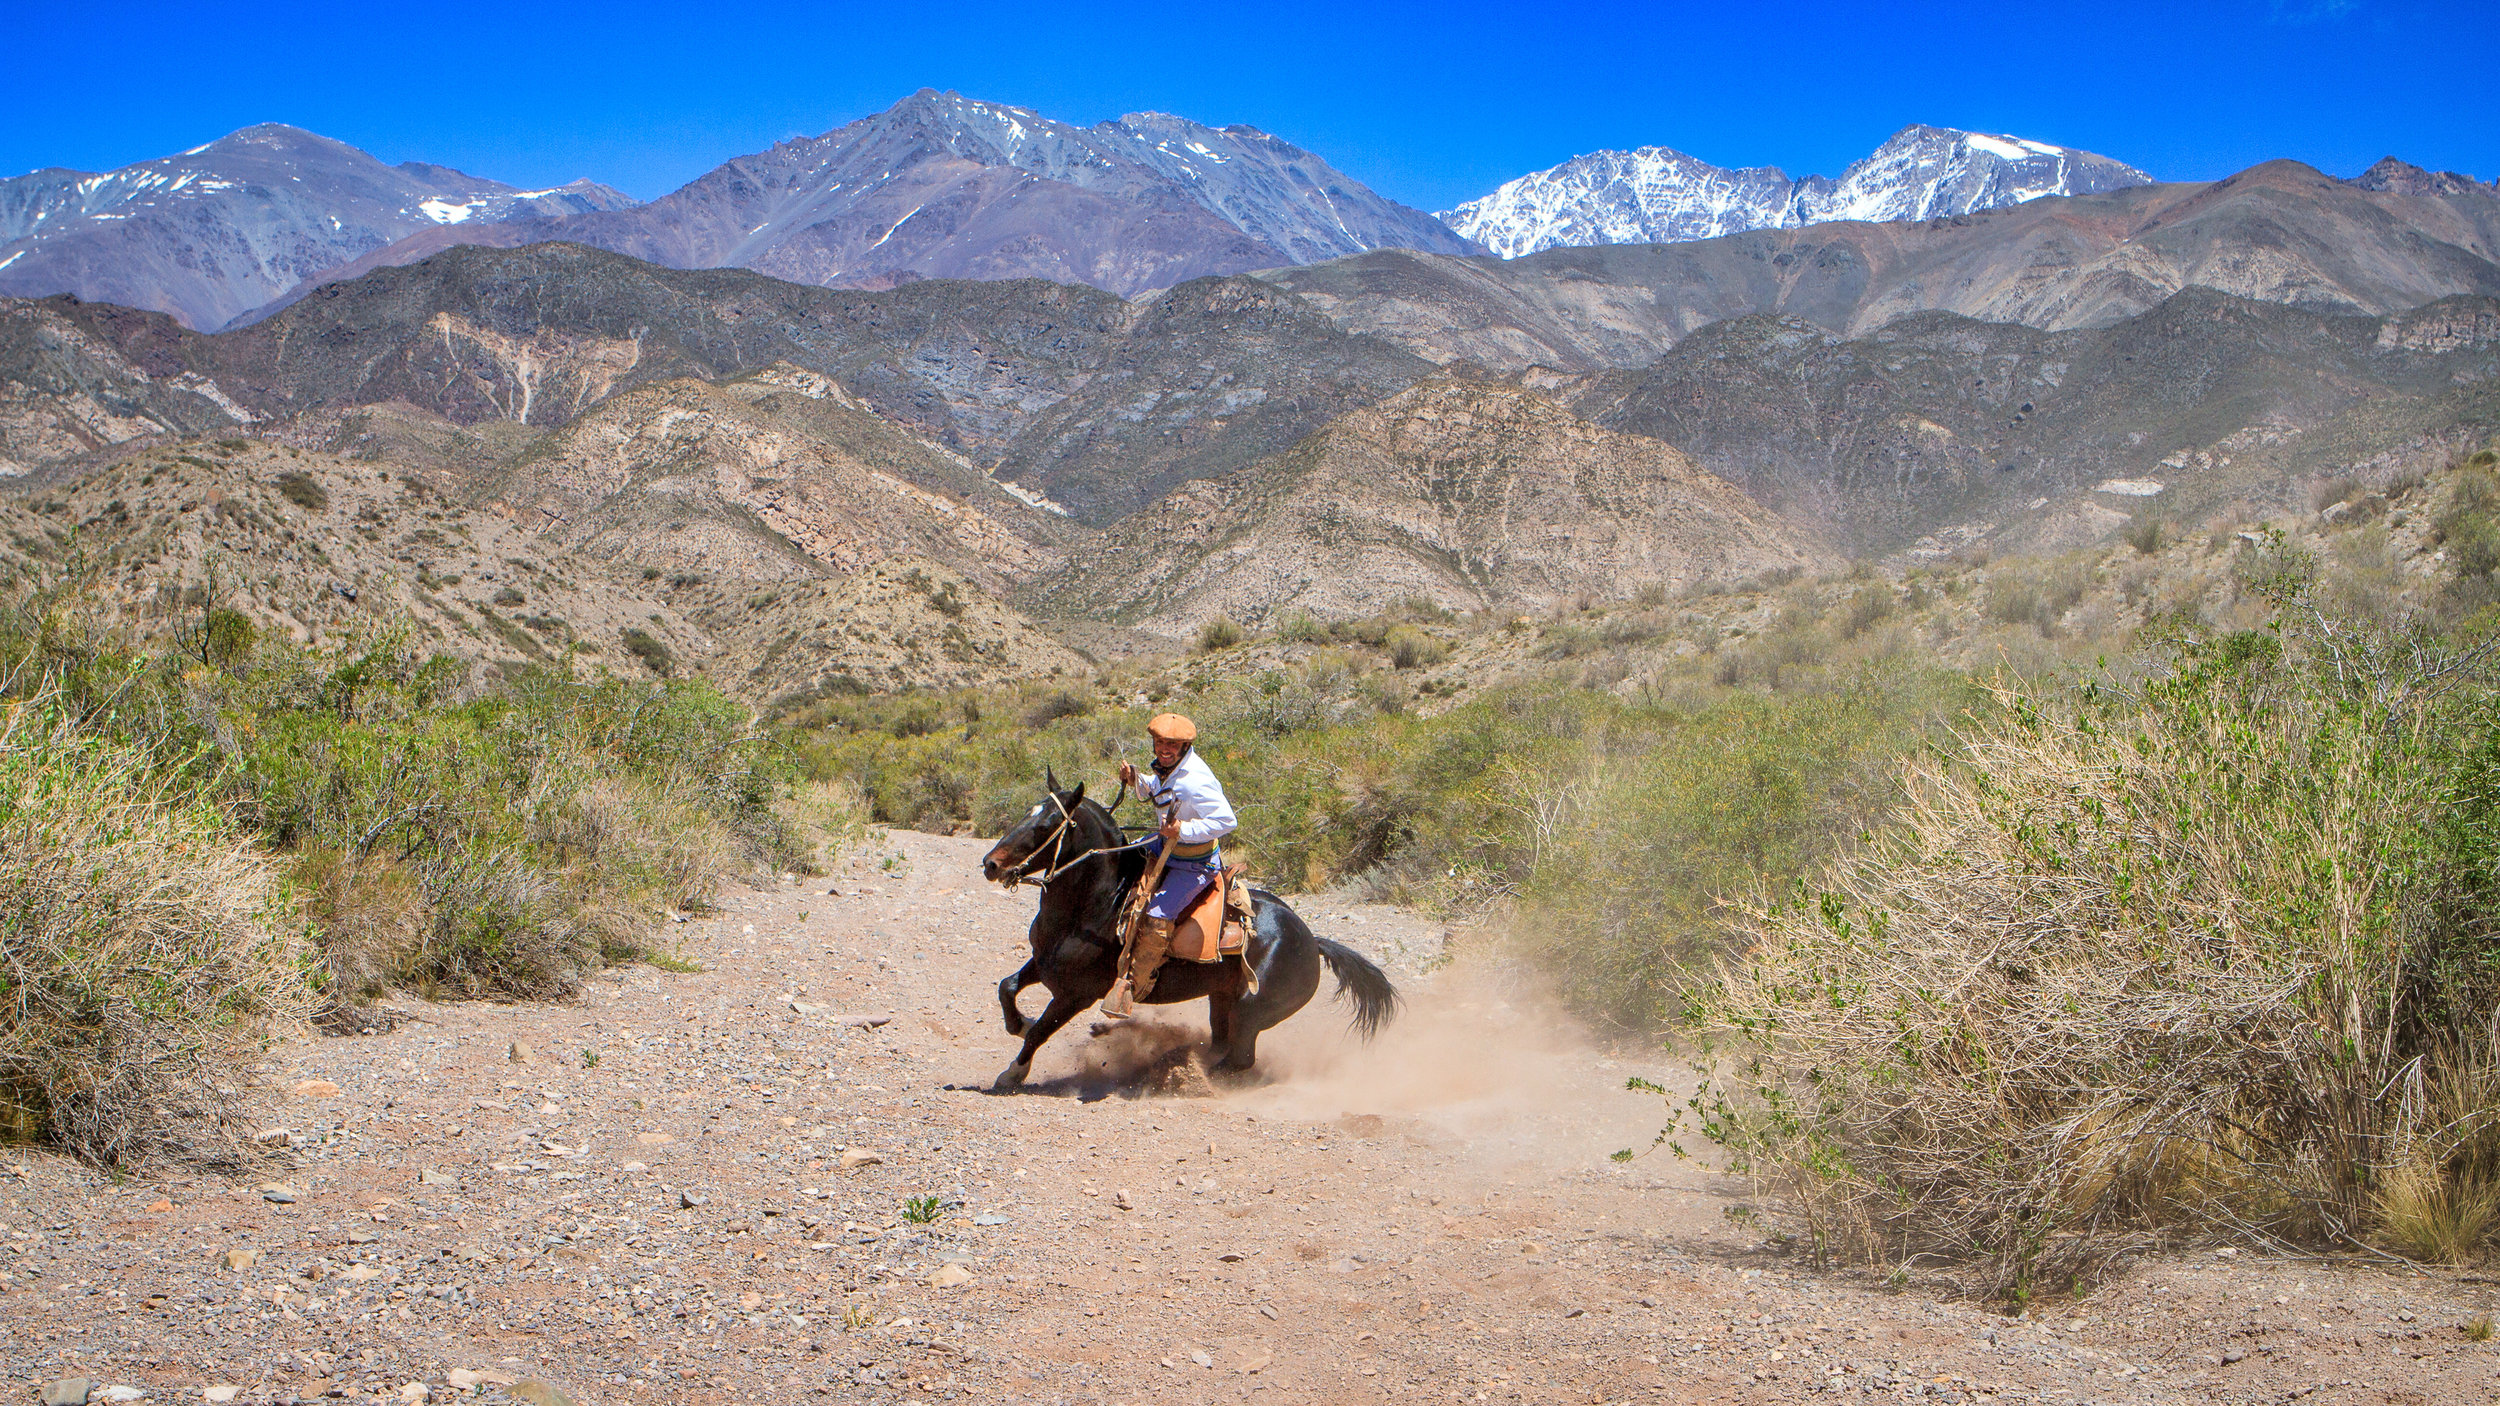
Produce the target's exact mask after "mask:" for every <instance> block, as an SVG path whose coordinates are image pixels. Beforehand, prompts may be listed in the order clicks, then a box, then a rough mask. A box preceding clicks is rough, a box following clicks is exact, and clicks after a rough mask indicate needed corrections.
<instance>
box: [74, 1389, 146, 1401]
mask: <svg viewBox="0 0 2500 1406" xmlns="http://www.w3.org/2000/svg"><path fill="white" fill-rule="evenodd" d="M147 1394H148V1393H147V1388H145V1387H136V1386H108V1387H106V1388H105V1389H104V1390H102V1391H99V1392H97V1393H95V1394H94V1395H93V1396H91V1397H89V1398H88V1400H90V1401H144V1400H146V1399H147Z"/></svg>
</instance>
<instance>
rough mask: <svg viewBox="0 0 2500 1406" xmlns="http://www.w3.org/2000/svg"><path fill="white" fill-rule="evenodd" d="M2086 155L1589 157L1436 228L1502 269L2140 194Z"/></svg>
mask: <svg viewBox="0 0 2500 1406" xmlns="http://www.w3.org/2000/svg"><path fill="white" fill-rule="evenodd" d="M2151 180H2152V177H2150V176H2147V175H2146V174H2144V173H2143V172H2142V171H2139V170H2137V169H2135V168H2134V167H2132V166H2129V165H2126V164H2125V163H2123V162H2118V161H2112V160H2110V159H2109V158H2108V157H2105V156H2096V155H2094V154H2093V153H2091V152H2088V151H2076V150H2073V149H2071V148H2067V147H2058V146H2051V145H2049V144H2048V143H2046V142H2037V141H2032V140H2030V139H2028V138H2024V137H2014V136H2006V135H2003V134H1998V133H1989V132H1964V131H1960V130H1958V129H1955V128H1951V127H1929V126H1925V125H1920V124H1913V125H1911V126H1908V127H1904V128H1902V129H1901V130H1900V131H1898V132H1895V133H1894V134H1893V135H1892V136H1891V137H1890V138H1889V139H1888V140H1886V141H1885V142H1884V144H1883V145H1882V146H1880V147H1877V148H1876V149H1875V150H1874V151H1873V152H1872V153H1870V154H1868V155H1867V156H1866V157H1864V158H1863V159H1861V160H1859V161H1856V162H1853V163H1851V164H1850V166H1849V169H1848V170H1846V171H1844V172H1842V173H1841V175H1840V178H1839V179H1838V180H1833V179H1830V178H1828V177H1824V176H1807V177H1804V178H1802V179H1795V180H1792V179H1791V178H1790V177H1789V176H1788V174H1787V173H1786V172H1784V171H1782V170H1780V169H1779V168H1778V167H1776V166H1754V167H1746V168H1743V169H1738V170H1731V169H1729V168H1726V167H1723V166H1714V165H1712V164H1710V163H1709V162H1707V161H1702V160H1699V159H1697V158H1695V157H1691V156H1687V155H1685V154H1684V153H1682V152H1679V151H1674V150H1670V149H1669V148H1666V147H1655V146H1653V147H1641V148H1639V149H1638V150H1634V151H1596V152H1591V153H1589V154H1588V155H1586V156H1575V157H1573V158H1572V159H1571V160H1569V161H1566V162H1564V163H1563V164H1562V165H1560V166H1556V167H1554V168H1552V169H1551V170H1546V171H1538V172H1535V173H1533V174H1530V175H1526V176H1521V177H1520V178H1519V179H1517V180H1514V181H1511V182H1508V183H1507V184H1505V185H1503V186H1502V187H1501V188H1500V189H1499V190H1496V191H1494V192H1493V193H1492V194H1490V195H1487V196H1485V197H1483V198H1482V199H1479V200H1471V201H1469V202H1467V203H1466V204H1464V205H1461V206H1459V207H1458V208H1457V209H1455V210H1449V211H1444V212H1443V213H1442V215H1441V219H1442V222H1443V223H1445V224H1447V225H1448V226H1449V227H1450V228H1452V229H1454V230H1456V231H1458V232H1459V233H1460V234H1463V235H1465V236H1467V237H1468V238H1469V239H1472V240H1475V241H1476V242H1477V243H1479V244H1482V245H1484V246H1485V247H1486V248H1488V249H1491V250H1492V251H1493V252H1495V253H1497V254H1499V255H1501V256H1502V257H1504V258H1506V259H1515V258H1518V257H1520V256H1521V255H1523V254H1533V253H1535V252H1537V251H1538V250H1540V249H1552V248H1556V247H1559V246H1570V245H1586V244H1667V243H1676V242H1679V241H1683V240H1688V239H1712V238H1716V237H1718V236H1720V235H1727V234H1738V233H1742V232H1744V231H1746V230H1753V229H1785V228H1789V227H1791V226H1795V225H1806V224H1820V223H1824V222H1826V221H1831V220H1867V221H1890V220H1924V219H1933V218H1936V217H1938V216H1949V215H1961V214H1967V213H1969V212H1970V211H1973V210H1986V209H1993V208H1996V207H1998V206H2004V205H2014V204H2019V203H2021V202H2023V201H2026V200H2036V199H2038V198H2040V197H2041V196H2044V195H2089V194H2093V193H2096V192H2099V191H2105V190H2118V189H2122V188H2124V187H2127V186H2135V185H2145V184H2149V183H2150V182H2151Z"/></svg>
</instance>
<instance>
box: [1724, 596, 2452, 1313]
mask: <svg viewBox="0 0 2500 1406" xmlns="http://www.w3.org/2000/svg"><path fill="white" fill-rule="evenodd" d="M2424 647H2425V642H2424V641H2423V640H2422V639H2421V637H2420V636H2418V635H2402V634H2399V635H2393V636H2385V637H2382V638H2379V639H2375V640H2374V639H2373V638H2371V636H2370V635H2369V633H2368V632H2367V631H2366V630H2360V629H2356V628H2353V627H2349V626H2338V628H2337V629H2336V630H2334V631H2331V632H2319V633H2307V632H2303V631H2298V630H2294V629H2292V628H2290V626H2289V624H2288V623H2287V624H2286V625H2285V626H2284V627H2283V628H2281V629H2279V630H2276V631H2268V632H2255V633H2251V634H2248V635H2233V636H2218V637H2213V638H2209V639H2205V640H2201V641H2197V642H2195V643H2193V644H2192V645H2191V646H2189V649H2188V652H2187V654H2186V655H2185V657H2184V658H2183V659H2182V660H2181V661H2180V666H2179V668H2178V670H2177V671H2176V673H2175V674H2174V675H2173V676H2172V677H2170V678H2168V679H2167V680H2165V681H2162V682H2160V683H2157V684H2155V685H2153V686H2151V687H2150V688H2148V689H2146V690H2144V691H2143V692H2142V694H2141V695H2140V696H2139V697H2138V698H2136V699H2133V700H2130V699H2127V698H2125V697H2123V696H2116V695H2112V694H2109V693H2087V694H2086V695H2084V696H2083V697H2081V698H2079V699H2077V700H2074V701H2071V702H2064V703H2058V702H2051V701H2046V700H2042V699H2037V698H2030V697H2023V696H2018V695H2013V694H2007V695H2004V697H2003V699H2002V702H2003V705H2004V706H2003V708H2002V710H2001V719H2002V720H2000V721H1997V722H1994V723H1991V724H1988V725H1986V726H1984V727H1980V728H1977V729H1975V730H1972V731H1971V732H1969V733H1968V734H1967V735H1966V737H1965V739H1964V741H1963V743H1962V745H1961V746H1960V748H1959V749H1958V750H1957V752H1956V753H1955V754H1954V755H1952V756H1951V757H1949V758H1940V759H1935V760H1924V761H1920V762H1918V763H1916V764H1914V765H1912V766H1911V767H1910V768H1909V769H1908V771H1907V773H1906V775H1905V778H1904V783H1903V784H1904V786H1905V791H1906V795H1905V799H1904V801H1903V803H1902V805H1901V806H1900V808H1899V809H1898V811H1897V812H1896V813H1895V816H1894V821H1893V824H1892V825H1891V826H1890V827H1889V828H1887V829H1886V830H1884V831H1883V832H1881V833H1880V835H1879V838H1878V839H1877V841H1876V842H1875V843H1873V844H1872V845H1870V846H1868V847H1866V848H1864V849H1862V850H1860V851H1857V852H1854V853H1852V854H1850V855H1848V856H1846V857H1845V858H1843V859H1842V860H1840V861H1839V862H1838V863H1837V864H1836V865H1835V866H1834V867H1833V868H1832V869H1831V870H1830V871H1829V872H1828V874H1827V875H1826V876H1825V877H1824V878H1823V879H1822V880H1821V881H1820V883H1819V884H1818V886H1817V887H1818V888H1819V889H1820V892H1819V893H1814V894H1807V893H1804V892H1802V891H1801V892H1800V894H1799V895H1798V896H1797V897H1795V898H1793V899H1781V900H1778V901H1760V902H1755V903H1752V904H1749V905H1748V906H1747V908H1746V912H1745V920H1744V929H1745V932H1746V936H1747V940H1748V943H1749V946H1748V947H1747V949H1746V953H1747V955H1746V956H1745V958H1744V959H1743V960H1742V961H1741V962H1738V963H1737V964H1735V965H1732V966H1731V967H1729V968H1728V970H1727V971H1726V973H1725V975H1724V979H1723V981H1722V983H1721V984H1720V985H1719V986H1718V987H1717V988H1716V990H1715V991H1714V992H1712V993H1711V994H1710V995H1709V997H1708V998H1707V999H1706V1000H1705V1001H1703V1002H1702V1003H1701V1013H1702V1015H1703V1016H1704V1017H1705V1019H1706V1020H1707V1022H1708V1023H1709V1024H1710V1025H1711V1026H1713V1027H1714V1028H1716V1029H1718V1030H1720V1031H1722V1032H1724V1033H1726V1034H1727V1035H1730V1036H1732V1037H1733V1038H1734V1039H1735V1040H1736V1041H1738V1050H1737V1053H1738V1054H1739V1055H1740V1056H1741V1057H1742V1058H1743V1059H1744V1060H1746V1061H1748V1063H1747V1064H1746V1065H1745V1066H1743V1067H1744V1068H1745V1069H1746V1070H1747V1071H1749V1072H1748V1074H1747V1076H1746V1077H1745V1078H1744V1079H1743V1080H1742V1081H1741V1082H1740V1083H1739V1085H1738V1086H1737V1087H1736V1088H1735V1089H1733V1090H1727V1091H1723V1095H1722V1101H1721V1102H1720V1103H1719V1104H1718V1105H1717V1107H1716V1108H1715V1109H1714V1110H1713V1113H1712V1119H1713V1121H1712V1129H1713V1130H1714V1131H1715V1132H1716V1133H1717V1134H1718V1135H1719V1136H1722V1137H1724V1138H1726V1139H1728V1140H1730V1141H1732V1142H1734V1143H1735V1144H1736V1146H1737V1149H1738V1151H1739V1152H1740V1153H1741V1155H1742V1156H1743V1157H1745V1158H1746V1159H1748V1160H1749V1162H1750V1164H1751V1165H1752V1166H1753V1167H1754V1168H1755V1169H1756V1171H1757V1172H1758V1174H1759V1175H1760V1176H1761V1177H1762V1178H1763V1180H1764V1181H1765V1182H1766V1184H1767V1186H1768V1187H1769V1188H1770V1189H1771V1190H1773V1191H1775V1192H1777V1193H1780V1194H1782V1195H1784V1196H1786V1197H1787V1198H1788V1200H1789V1203H1790V1204H1791V1205H1792V1206H1793V1207H1794V1208H1795V1209H1797V1210H1798V1211H1799V1212H1800V1213H1801V1214H1802V1215H1803V1217H1804V1220H1805V1223H1806V1228H1807V1236H1808V1240H1809V1242H1810V1243H1812V1244H1813V1245H1815V1246H1816V1247H1818V1248H1820V1249H1824V1250H1833V1251H1852V1252H1855V1253H1858V1254H1861V1255H1864V1256H1866V1257H1867V1258H1869V1259H1871V1260H1874V1261H1875V1262H1878V1263H1881V1264H1901V1263H1906V1262H1908V1261H1909V1260H1910V1259H1911V1258H1913V1257H1920V1258H1927V1257H1941V1258H1943V1259H1946V1260H1949V1261H1952V1262H1955V1263H1958V1264H1960V1265H1962V1266H1963V1267H1964V1268H1965V1270H1966V1272H1968V1273H1969V1274H1971V1275H1972V1276H1973V1277H1975V1278H1976V1279H1977V1280H1979V1281H1980V1282H1981V1283H1982V1284H1983V1285H1984V1286H1986V1287H1989V1288H1992V1289H1995V1290H1997V1291H2000V1292H2004V1293H2008V1294H2012V1295H2014V1296H2017V1297H2020V1296H2024V1295H2027V1294H2029V1293H2032V1292H2036V1291H2038V1290H2040V1289H2043V1288H2047V1287H2051V1286H2056V1287H2063V1286H2065V1285H2067V1284H2068V1283H2070V1282H2071V1281H2072V1280H2073V1279H2074V1278H2075V1277H2076V1276H2078V1275H2082V1274H2087V1273H2089V1272H2090V1271H2092V1270H2093V1269H2094V1268H2095V1267H2097V1266H2098V1265H2100V1264H2102V1263H2105V1262H2106V1261H2107V1260H2108V1259H2109V1258H2110V1257H2111V1256H2113V1255H2116V1254H2120V1253H2123V1252H2125V1251H2127V1250H2128V1249H2130V1248H2132V1247H2134V1246H2136V1245H2140V1244H2145V1243H2150V1242H2151V1241H2152V1240H2153V1239H2155V1238H2156V1237H2158V1236H2160V1235H2162V1234H2164V1233H2165V1232H2168V1231H2172V1230H2175V1229H2178V1228H2188V1229H2192V1230H2199V1231H2208V1232H2212V1233H2218V1234H2241V1233H2246V1232H2248V1231H2250V1230H2255V1231H2258V1232H2261V1233H2265V1234H2269V1235H2274V1236H2278V1237H2284V1238H2289V1239H2293V1240H2299V1241H2308V1242H2319V1243H2344V1244H2350V1243H2352V1242H2353V1241H2354V1240H2355V1239H2357V1238H2359V1237H2362V1236H2364V1235H2367V1234H2369V1233H2371V1228H2372V1227H2374V1226H2375V1227H2378V1228H2379V1233H2382V1234H2385V1235H2386V1236H2388V1237H2389V1238H2391V1239H2394V1240H2397V1241H2400V1242H2401V1243H2404V1244H2407V1245H2408V1246H2411V1247H2413V1248H2415V1249H2417V1250H2419V1249H2423V1248H2425V1247H2428V1248H2430V1249H2434V1250H2438V1251H2439V1252H2441V1253H2451V1252H2456V1251H2458V1250H2459V1249H2460V1247H2463V1248H2470V1246H2465V1245H2464V1242H2465V1241H2470V1240H2472V1239H2474V1238H2476V1237H2478V1236H2479V1235H2480V1234H2481V1233H2482V1229H2483V1228H2484V1227H2487V1226H2488V1225H2489V1223H2490V1216H2491V1211H2492V1206H2491V1203H2490V1198H2489V1196H2488V1192H2487V1190H2486V1188H2488V1186H2489V1185H2491V1184H2492V1182H2493V1181H2494V1179H2495V1177H2500V1132H2496V1131H2495V1129H2494V1127H2493V1124H2492V1120H2491V1119H2490V1118H2489V1116H2488V1110H2489V1107H2490V1102H2491V1096H2492V1093H2493V1091H2494V1090H2495V1088H2500V1067H2496V1065H2495V1061H2496V1060H2500V1052H2496V1051H2494V1049H2493V1048H2492V1046H2491V1044H2490V1041H2489V1038H2488V1031H2487V1028H2486V1023H2487V1021H2488V1017H2489V1012H2490V1011H2491V1010H2492V1008H2493V1006H2494V1004H2495V1002H2500V946H2495V944H2494V942H2493V937H2494V935H2495V933H2500V881H2496V880H2495V877H2494V876H2495V874H2496V873H2500V864H2496V861H2500V709H2495V707H2494V704H2493V699H2492V697H2491V695H2490V694H2489V693H2488V692H2487V691H2486V690H2484V689H2482V688H2480V687H2476V688H2471V689H2463V690H2459V689H2455V688H2453V687H2452V686H2451V687H2446V688H2442V687H2429V686H2425V685H2428V684H2430V683H2431V682H2432V681H2433V680H2434V679H2439V678H2445V679H2447V680H2449V681H2450V684H2451V685H2453V683H2454V681H2455V679H2457V678H2458V677H2460V675H2458V674H2456V673H2455V672H2454V671H2453V667H2452V666H2453V665H2455V664H2458V663H2462V662H2464V660H2463V659H2462V658H2461V657H2460V656H2454V655H2449V656H2446V657H2444V658H2443V656H2442V654H2441V652H2440V651H2439V650H2437V649H2436V648H2431V649H2430V652H2429V653H2428V655H2427V656H2425V655H2422V654H2417V653H2416V652H2415V651H2417V650H2420V649H2423V648H2424ZM2425 661H2427V662H2425ZM1705 1106H1707V1105H1705Z"/></svg>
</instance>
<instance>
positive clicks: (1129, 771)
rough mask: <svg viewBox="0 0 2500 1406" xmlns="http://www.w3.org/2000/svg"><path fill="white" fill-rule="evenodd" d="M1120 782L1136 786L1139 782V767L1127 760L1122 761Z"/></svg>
mask: <svg viewBox="0 0 2500 1406" xmlns="http://www.w3.org/2000/svg"><path fill="white" fill-rule="evenodd" d="M1120 784H1121V785H1123V786H1134V785H1136V784H1137V768H1136V767H1135V766H1132V765H1130V764H1129V763H1127V762H1122V763H1120Z"/></svg>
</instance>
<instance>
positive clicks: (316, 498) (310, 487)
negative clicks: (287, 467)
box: [278, 471, 330, 513]
mask: <svg viewBox="0 0 2500 1406" xmlns="http://www.w3.org/2000/svg"><path fill="white" fill-rule="evenodd" d="M278 495H279V496H280V497H282V498H284V499H286V500H287V501H288V502H290V503H293V504H294V505H295V506H297V507H299V508H302V509H304V510H306V511H308V512H315V513H317V512H320V511H321V510H322V509H324V508H327V507H329V506H330V493H329V490H328V489H325V488H323V487H322V486H321V485H320V484H319V483H318V482H316V481H314V479H313V476H312V475H311V474H308V473H303V472H300V471H298V472H289V473H283V474H280V475H278Z"/></svg>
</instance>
